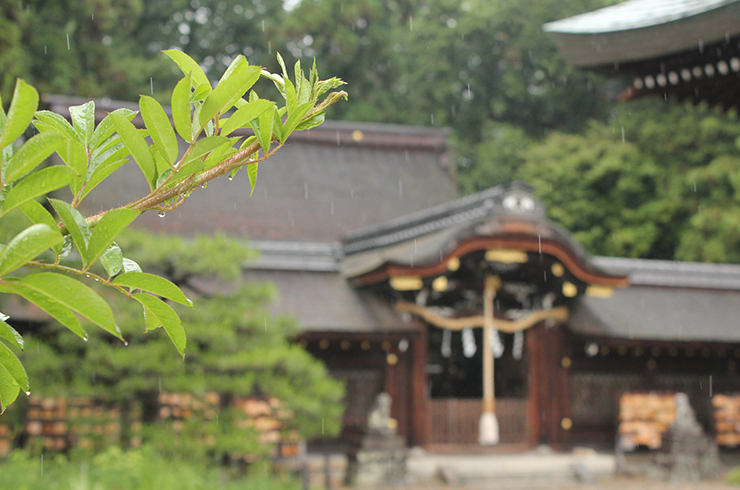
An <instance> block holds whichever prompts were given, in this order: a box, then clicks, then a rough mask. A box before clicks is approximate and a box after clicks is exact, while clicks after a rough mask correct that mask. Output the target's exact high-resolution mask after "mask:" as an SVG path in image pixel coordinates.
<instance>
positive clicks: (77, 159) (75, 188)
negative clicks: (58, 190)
mask: <svg viewBox="0 0 740 490" xmlns="http://www.w3.org/2000/svg"><path fill="white" fill-rule="evenodd" d="M59 155H61V157H62V160H64V163H66V164H67V166H69V167H70V168H73V169H74V170H75V171H76V173H77V178H76V179H74V182H72V184H71V185H70V188H71V189H72V194H73V195H75V196H76V195H77V193H78V192H80V189H81V188H82V185H83V184H84V183H85V179H86V177H87V172H88V168H87V151H85V147H84V146H82V143H80V142H79V141H77V140H69V141H67V145H66V148H64V149H62V150H60V151H59Z"/></svg>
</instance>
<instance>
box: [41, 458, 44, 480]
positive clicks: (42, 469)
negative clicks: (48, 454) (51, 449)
mask: <svg viewBox="0 0 740 490" xmlns="http://www.w3.org/2000/svg"><path fill="white" fill-rule="evenodd" d="M41 476H42V477H43V476H44V455H43V454H42V455H41Z"/></svg>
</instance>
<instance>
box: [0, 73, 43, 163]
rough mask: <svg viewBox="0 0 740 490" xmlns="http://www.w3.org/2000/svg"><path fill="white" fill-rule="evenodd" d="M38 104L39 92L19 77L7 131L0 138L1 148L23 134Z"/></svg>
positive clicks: (6, 127) (9, 112)
mask: <svg viewBox="0 0 740 490" xmlns="http://www.w3.org/2000/svg"><path fill="white" fill-rule="evenodd" d="M38 105H39V94H38V92H36V89H35V88H33V87H32V86H30V85H29V84H27V83H26V82H24V81H23V80H22V79H20V78H19V79H18V80H17V81H16V82H15V90H14V92H13V100H12V101H11V102H10V109H9V110H8V116H7V119H6V122H5V131H4V133H3V137H2V139H1V140H0V148H5V147H6V146H8V145H10V144H11V143H13V142H14V141H15V140H17V139H18V138H19V137H20V135H22V134H23V132H24V131H25V130H26V128H28V125H29V124H30V123H31V119H33V113H34V112H36V108H37V107H38Z"/></svg>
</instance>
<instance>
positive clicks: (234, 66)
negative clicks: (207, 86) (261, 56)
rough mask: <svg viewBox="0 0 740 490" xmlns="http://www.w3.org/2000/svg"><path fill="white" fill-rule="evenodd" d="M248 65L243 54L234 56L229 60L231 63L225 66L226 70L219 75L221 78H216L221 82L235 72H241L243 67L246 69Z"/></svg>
mask: <svg viewBox="0 0 740 490" xmlns="http://www.w3.org/2000/svg"><path fill="white" fill-rule="evenodd" d="M248 66H249V61H247V58H245V57H244V55H243V54H240V55H237V57H236V58H234V59H233V60H231V63H229V66H228V68H226V71H225V72H224V74H223V75H221V78H220V79H219V80H218V83H221V82H223V81H224V80H226V79H227V78H229V77H230V76H231V75H232V74H233V73H235V72H243V71H244V69H246V68H247V67H248Z"/></svg>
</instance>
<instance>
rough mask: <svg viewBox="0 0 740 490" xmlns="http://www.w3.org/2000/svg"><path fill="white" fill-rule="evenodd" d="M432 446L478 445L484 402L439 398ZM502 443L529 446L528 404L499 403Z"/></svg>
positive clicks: (501, 400) (515, 401)
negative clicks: (482, 404)
mask: <svg viewBox="0 0 740 490" xmlns="http://www.w3.org/2000/svg"><path fill="white" fill-rule="evenodd" d="M431 412H432V416H431V425H432V427H431V434H432V441H431V442H432V444H478V423H479V420H480V415H481V400H479V399H471V398H435V399H432V400H431ZM496 417H497V418H498V423H499V435H500V442H501V443H503V444H516V443H526V442H527V400H526V399H520V398H499V399H496Z"/></svg>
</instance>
